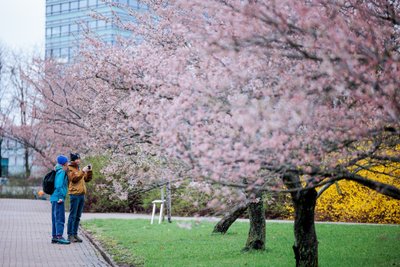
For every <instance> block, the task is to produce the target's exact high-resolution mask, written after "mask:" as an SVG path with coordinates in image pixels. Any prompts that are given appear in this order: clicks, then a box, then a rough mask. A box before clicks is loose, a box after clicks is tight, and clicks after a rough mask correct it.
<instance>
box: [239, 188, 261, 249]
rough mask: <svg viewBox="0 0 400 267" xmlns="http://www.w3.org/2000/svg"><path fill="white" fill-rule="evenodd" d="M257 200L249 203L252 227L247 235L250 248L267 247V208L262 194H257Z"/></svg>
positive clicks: (247, 244)
mask: <svg viewBox="0 0 400 267" xmlns="http://www.w3.org/2000/svg"><path fill="white" fill-rule="evenodd" d="M257 199H258V201H257V202H254V201H252V202H251V203H250V204H249V208H248V209H249V219H250V229H249V235H248V237H247V242H246V247H245V248H244V249H243V250H245V251H248V250H264V249H265V210H264V204H263V199H262V194H261V193H260V194H258V195H257Z"/></svg>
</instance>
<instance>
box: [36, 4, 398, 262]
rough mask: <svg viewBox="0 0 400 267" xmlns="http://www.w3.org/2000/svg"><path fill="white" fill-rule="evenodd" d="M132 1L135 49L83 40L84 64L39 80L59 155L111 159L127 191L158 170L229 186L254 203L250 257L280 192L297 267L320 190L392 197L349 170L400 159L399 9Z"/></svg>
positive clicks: (312, 249) (310, 251)
mask: <svg viewBox="0 0 400 267" xmlns="http://www.w3.org/2000/svg"><path fill="white" fill-rule="evenodd" d="M141 2H142V3H143V4H145V5H146V6H148V7H149V11H148V12H142V13H137V12H135V11H134V10H129V9H128V12H129V13H130V14H131V15H132V16H134V17H135V20H133V19H132V21H134V22H132V23H129V22H122V21H120V22H119V26H120V27H121V28H123V29H125V30H128V31H131V32H132V34H133V38H132V39H128V40H126V39H121V40H120V41H119V42H118V43H117V45H116V46H114V47H109V46H107V45H104V44H102V42H101V41H99V40H96V39H93V38H90V39H89V44H90V49H88V50H86V51H84V52H82V54H81V55H80V57H81V60H78V61H77V62H76V63H75V64H71V65H69V66H67V67H65V69H63V70H62V71H61V72H60V71H59V70H57V69H54V70H55V72H54V73H53V74H52V75H53V76H51V75H50V74H49V73H51V70H52V68H53V67H51V66H47V68H46V69H45V72H46V77H43V81H42V82H41V84H40V85H39V86H38V91H40V92H41V94H42V98H43V101H45V102H43V105H42V106H41V107H42V108H43V110H42V112H41V114H42V115H41V116H42V120H45V119H46V118H48V121H52V122H56V123H55V124H54V125H53V126H51V127H59V128H58V131H57V132H58V133H63V131H62V130H61V128H63V126H62V125H68V127H69V128H68V131H66V132H67V133H69V134H71V133H73V135H74V137H71V139H69V137H68V138H65V140H70V141H71V143H69V141H68V143H69V144H72V143H73V140H76V139H79V140H80V141H79V142H81V143H80V144H79V145H82V147H87V148H90V149H92V150H95V151H105V150H106V151H108V153H111V154H112V156H113V157H114V159H115V160H114V162H113V163H112V164H111V165H110V166H107V169H106V171H107V172H109V173H116V172H117V173H120V174H123V177H128V178H129V180H130V181H131V182H132V185H135V184H137V183H138V182H139V181H146V182H150V183H158V184H159V183H162V181H161V180H162V179H161V178H162V177H163V169H165V168H167V169H168V171H171V172H172V173H174V174H175V176H176V177H177V179H178V180H180V179H181V178H182V177H191V178H192V179H194V180H195V182H198V183H203V184H218V185H222V186H226V187H230V188H234V191H235V190H236V192H237V193H236V194H234V196H235V197H236V198H235V199H234V201H237V202H240V201H242V202H244V201H250V203H252V204H253V206H252V207H251V208H250V217H251V218H255V220H251V227H250V231H249V240H248V242H247V247H248V248H255V249H263V248H264V246H265V220H264V219H263V215H262V204H261V206H260V203H262V201H261V196H262V192H264V191H282V190H285V189H284V185H285V186H286V191H287V192H289V193H291V195H292V199H293V203H294V206H295V245H294V252H295V256H296V264H297V265H298V266H317V265H318V247H317V237H316V233H315V228H314V207H315V203H316V199H317V196H318V193H317V191H316V188H317V187H320V186H328V185H330V184H333V183H334V182H335V181H337V180H341V179H347V180H353V181H356V182H359V183H361V184H363V185H365V186H367V187H370V188H371V189H373V190H377V191H379V192H381V193H383V194H386V195H389V196H391V197H394V198H397V199H399V198H400V193H399V192H400V190H399V189H398V188H395V187H393V186H390V185H387V184H382V183H379V182H376V181H373V180H371V179H369V178H368V177H363V176H360V175H358V174H357V168H356V169H354V168H351V167H352V166H355V165H358V168H364V169H365V168H369V166H368V164H370V163H371V162H373V161H376V162H379V163H382V162H385V161H395V162H399V150H398V148H399V138H398V134H399V117H400V116H399V115H400V108H399V103H400V101H399V100H400V99H399V98H400V96H399V78H398V77H400V76H399V59H400V58H399V38H398V36H399V34H398V33H399V28H398V27H399V25H398V24H399V18H398V13H399V12H398V11H399V4H398V3H397V2H396V1H383V0H376V1H341V2H337V1H324V0H319V1H312V2H302V1H289V0H288V1H277V2H275V1H212V0H210V1H190V2H187V1H141ZM114 5H116V6H118V5H117V4H114ZM98 16H99V15H98ZM99 18H100V19H101V16H99ZM138 21H139V22H138ZM53 90H54V91H53ZM39 107H40V106H39ZM46 114H47V115H46ZM70 125H73V127H70ZM54 129H55V128H54ZM54 132H55V130H54ZM59 136H61V135H59ZM77 136H79V138H76V137H77ZM388 152H390V153H388ZM361 160H368V162H369V163H368V164H360V162H361ZM146 170H147V171H146ZM149 170H151V171H150V172H149ZM178 174H181V175H178ZM395 178H396V177H395ZM160 179H161V180H160ZM219 192H221V191H219ZM230 192H232V190H231V191H230ZM246 199H247V200H246Z"/></svg>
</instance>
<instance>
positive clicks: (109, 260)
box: [79, 226, 119, 267]
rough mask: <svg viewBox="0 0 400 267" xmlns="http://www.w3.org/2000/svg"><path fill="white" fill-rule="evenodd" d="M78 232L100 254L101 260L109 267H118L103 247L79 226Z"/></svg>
mask: <svg viewBox="0 0 400 267" xmlns="http://www.w3.org/2000/svg"><path fill="white" fill-rule="evenodd" d="M79 228H80V229H79V230H80V232H81V233H82V234H83V235H84V236H85V237H86V238H87V239H88V240H89V242H90V243H91V244H92V245H93V246H94V247H95V249H96V250H97V251H98V252H99V253H100V255H101V256H102V257H103V259H104V260H105V261H106V262H107V263H108V264H109V265H110V266H111V267H119V266H118V264H116V263H115V262H114V261H113V259H112V257H111V256H110V255H109V254H108V253H107V252H106V250H105V249H104V248H103V246H102V245H101V244H100V242H98V241H96V240H95V239H94V238H93V237H92V235H91V234H90V233H89V232H88V231H86V230H85V229H83V228H82V227H81V226H79Z"/></svg>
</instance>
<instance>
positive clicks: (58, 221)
mask: <svg viewBox="0 0 400 267" xmlns="http://www.w3.org/2000/svg"><path fill="white" fill-rule="evenodd" d="M51 224H52V231H51V234H52V236H53V237H56V236H62V235H63V233H64V224H65V209H64V202H61V203H57V201H52V202H51Z"/></svg>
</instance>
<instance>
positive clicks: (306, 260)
mask: <svg viewBox="0 0 400 267" xmlns="http://www.w3.org/2000/svg"><path fill="white" fill-rule="evenodd" d="M284 182H285V184H286V186H287V187H288V188H289V189H294V188H299V189H300V190H301V188H302V186H301V183H300V179H299V177H298V176H295V175H290V177H289V178H288V177H285V178H284ZM291 195H292V201H293V206H294V212H295V216H294V237H295V241H294V242H295V243H294V245H293V251H294V255H295V259H296V267H303V266H307V267H316V266H318V239H317V234H316V232H315V223H314V211H315V205H316V202H317V191H316V190H315V189H314V188H312V189H307V190H302V191H297V192H293V193H291Z"/></svg>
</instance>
